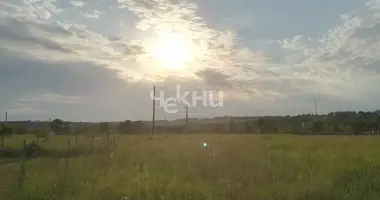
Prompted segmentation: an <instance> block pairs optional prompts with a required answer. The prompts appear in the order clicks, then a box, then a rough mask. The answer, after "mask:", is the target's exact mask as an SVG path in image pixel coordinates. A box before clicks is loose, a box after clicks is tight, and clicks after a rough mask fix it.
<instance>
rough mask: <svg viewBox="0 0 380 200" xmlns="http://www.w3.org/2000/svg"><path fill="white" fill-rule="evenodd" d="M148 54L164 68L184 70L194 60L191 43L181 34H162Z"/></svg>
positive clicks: (154, 41)
mask: <svg viewBox="0 0 380 200" xmlns="http://www.w3.org/2000/svg"><path fill="white" fill-rule="evenodd" d="M148 53H149V54H150V56H151V57H152V58H153V59H154V61H156V62H157V64H158V65H160V66H161V67H163V68H169V69H183V68H184V67H185V65H186V63H187V62H189V61H191V60H192V59H193V55H192V53H191V43H190V42H188V40H186V38H184V37H182V36H181V35H180V34H174V33H168V32H164V33H160V34H159V35H158V37H156V38H155V39H154V40H153V42H152V43H151V45H149V48H148Z"/></svg>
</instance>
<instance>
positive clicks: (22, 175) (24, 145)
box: [19, 139, 26, 187]
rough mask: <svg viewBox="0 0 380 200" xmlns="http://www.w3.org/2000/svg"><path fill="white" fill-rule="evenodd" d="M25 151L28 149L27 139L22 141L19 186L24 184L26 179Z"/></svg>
mask: <svg viewBox="0 0 380 200" xmlns="http://www.w3.org/2000/svg"><path fill="white" fill-rule="evenodd" d="M25 151H26V139H24V140H23V141H22V152H21V166H20V180H19V187H22V184H23V183H24V179H25V159H26V158H25Z"/></svg>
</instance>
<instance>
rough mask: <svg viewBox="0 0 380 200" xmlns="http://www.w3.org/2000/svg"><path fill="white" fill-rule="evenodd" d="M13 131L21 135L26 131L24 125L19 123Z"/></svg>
mask: <svg viewBox="0 0 380 200" xmlns="http://www.w3.org/2000/svg"><path fill="white" fill-rule="evenodd" d="M13 132H14V133H16V134H20V135H21V134H26V133H27V132H28V131H27V130H26V127H25V126H24V125H21V124H20V125H17V126H15V127H14V130H13Z"/></svg>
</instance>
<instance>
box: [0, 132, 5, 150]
mask: <svg viewBox="0 0 380 200" xmlns="http://www.w3.org/2000/svg"><path fill="white" fill-rule="evenodd" d="M4 139H5V137H4V135H2V136H1V149H3V148H4Z"/></svg>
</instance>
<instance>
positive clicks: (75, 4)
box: [70, 1, 87, 8]
mask: <svg viewBox="0 0 380 200" xmlns="http://www.w3.org/2000/svg"><path fill="white" fill-rule="evenodd" d="M70 3H71V5H73V6H75V7H78V8H81V7H83V6H85V5H86V4H87V3H85V2H84V1H70Z"/></svg>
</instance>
